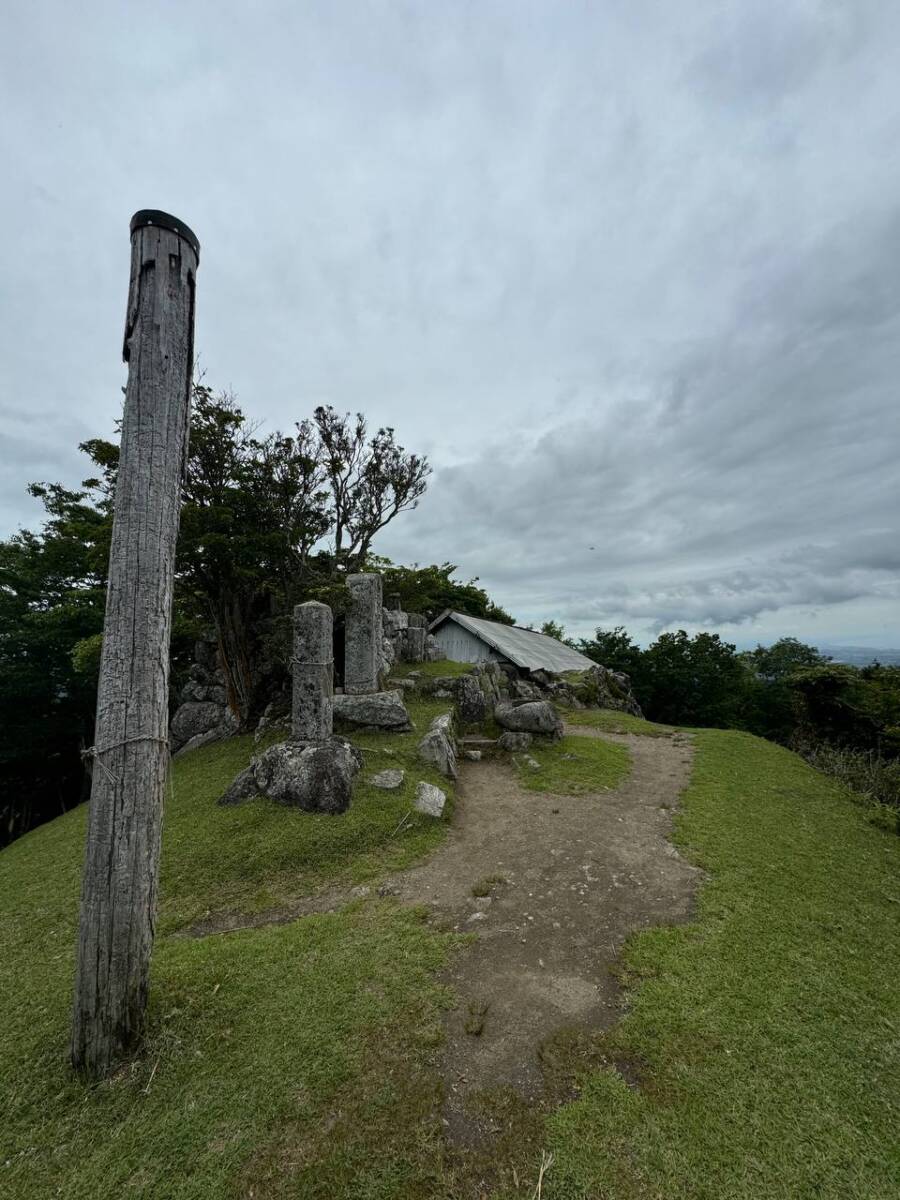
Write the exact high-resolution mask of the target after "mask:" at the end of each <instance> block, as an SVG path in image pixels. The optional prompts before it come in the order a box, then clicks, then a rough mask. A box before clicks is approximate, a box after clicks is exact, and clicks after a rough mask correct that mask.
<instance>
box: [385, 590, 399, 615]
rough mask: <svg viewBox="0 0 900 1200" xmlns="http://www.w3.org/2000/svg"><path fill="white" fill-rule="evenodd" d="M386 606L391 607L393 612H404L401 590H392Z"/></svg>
mask: <svg viewBox="0 0 900 1200" xmlns="http://www.w3.org/2000/svg"><path fill="white" fill-rule="evenodd" d="M385 608H389V609H390V610H391V612H402V611H403V603H402V601H401V600H400V593H399V592H391V594H390V595H389V596H388V598H387V604H386V605H385Z"/></svg>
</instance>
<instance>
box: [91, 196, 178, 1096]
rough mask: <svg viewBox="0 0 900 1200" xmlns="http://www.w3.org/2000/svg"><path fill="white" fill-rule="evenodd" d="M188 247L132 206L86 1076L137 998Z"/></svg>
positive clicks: (163, 705)
mask: <svg viewBox="0 0 900 1200" xmlns="http://www.w3.org/2000/svg"><path fill="white" fill-rule="evenodd" d="M198 257H199V245H198V244H197V240H196V238H195V237H194V235H193V234H192V233H191V232H190V230H189V229H187V227H186V226H184V225H181V223H180V222H178V221H176V220H175V219H174V218H173V217H168V216H167V215H166V214H165V213H158V212H141V213H137V214H136V215H135V217H134V219H133V220H132V223H131V281H130V286H129V293H128V314H127V318H126V323H125V344H124V349H123V355H124V358H125V361H126V362H127V363H128V387H127V390H126V394H125V411H124V416H123V421H122V441H121V457H120V463H119V476H118V483H117V488H116V502H115V518H114V523H113V534H112V546H111V549H110V560H109V583H108V588H107V597H106V618H105V622H104V627H103V653H102V657H101V663H100V680H99V685H98V693H97V721H96V728H95V734H94V739H95V741H94V746H93V748H92V751H91V753H92V756H93V758H94V762H93V780H92V785H91V801H90V814H89V823H88V836H87V850H86V854H85V868H84V879H83V884H82V896H81V924H80V932H79V941H78V957H77V966H76V976H75V1004H74V1012H73V1020H72V1047H71V1053H72V1063H73V1065H74V1066H75V1067H76V1068H79V1069H81V1070H84V1071H86V1072H87V1073H88V1074H90V1075H92V1076H101V1075H105V1074H108V1073H109V1071H110V1070H111V1068H112V1067H113V1066H114V1065H115V1064H116V1063H117V1062H118V1061H121V1059H122V1058H123V1057H125V1056H126V1055H128V1054H129V1053H130V1052H131V1051H133V1050H134V1048H135V1047H136V1045H137V1043H138V1041H139V1039H140V1037H141V1033H142V1030H143V1022H144V1011H145V1008H146V1002H147V986H148V977H149V971H150V953H151V949H152V946H153V931H154V926H155V921H156V892H157V882H158V877H159V847H160V834H161V829H162V808H163V795H164V791H165V785H166V778H167V774H168V769H169V745H168V716H169V711H168V710H169V639H170V632H171V623H172V591H173V579H174V566H175V541H176V538H177V536H178V518H179V512H180V497H181V480H182V474H183V471H184V466H185V460H186V457H187V439H188V426H189V413H190V381H191V371H192V367H193V336H194V286H195V278H196V271H197V262H198Z"/></svg>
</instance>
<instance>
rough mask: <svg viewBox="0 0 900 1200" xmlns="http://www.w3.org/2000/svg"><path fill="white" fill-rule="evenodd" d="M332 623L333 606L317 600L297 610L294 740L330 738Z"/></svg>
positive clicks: (295, 620)
mask: <svg viewBox="0 0 900 1200" xmlns="http://www.w3.org/2000/svg"><path fill="white" fill-rule="evenodd" d="M332 624H333V621H332V616H331V609H330V608H329V607H328V605H327V604H320V603H319V601H318V600H308V601H307V602H306V604H298V605H297V606H296V608H295V609H294V658H293V668H294V670H293V674H294V693H293V705H292V711H291V737H292V738H293V740H294V741H295V742H324V741H327V740H328V738H330V737H331V727H332V726H331V722H332V700H331V698H332V695H333V692H334V687H333V682H334V674H333V673H334V663H333V647H332V641H331V638H332Z"/></svg>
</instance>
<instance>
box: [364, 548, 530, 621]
mask: <svg viewBox="0 0 900 1200" xmlns="http://www.w3.org/2000/svg"><path fill="white" fill-rule="evenodd" d="M367 565H368V566H369V567H371V568H372V569H373V570H377V571H380V572H381V574H382V576H383V578H384V596H385V601H387V600H388V598H389V597H390V596H392V595H395V596H399V598H400V606H401V608H403V609H404V611H406V612H415V613H424V614H425V615H426V616H429V617H431V618H432V619H433V618H434V617H436V616H438V615H439V614H440V613H442V612H443V611H444V609H445V608H449V609H451V610H452V611H453V612H461V613H467V614H468V615H469V616H470V617H483V618H484V619H485V620H488V621H498V622H500V624H502V625H514V624H515V621H514V620H513V618H512V617H511V616H510V615H509V613H508V612H506V611H504V609H502V608H500V606H499V605H497V604H494V602H493V601H492V600H491V598H490V597H489V596H488V594H487V592H486V591H485V590H484V588H482V587H479V586H478V580H477V578H476V579H470V580H469V581H468V583H462V582H460V581H459V580H458V579H452V578H451V576H452V575H453V574H454V572H455V571H456V569H457V568H456V567H455V565H454V564H453V563H446V562H445V563H441V564H440V565H439V566H438V565H437V564H432V565H431V566H428V567H420V566H419V565H418V564H415V565H413V566H412V567H398V566H396V565H395V564H394V563H392V562H391V561H390V559H387V558H379V557H376V556H374V555H370V556H369V558H368V559H367Z"/></svg>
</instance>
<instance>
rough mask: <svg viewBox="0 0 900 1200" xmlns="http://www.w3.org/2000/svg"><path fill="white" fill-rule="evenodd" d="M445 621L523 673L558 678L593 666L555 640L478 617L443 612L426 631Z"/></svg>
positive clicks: (587, 660) (586, 658) (529, 630)
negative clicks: (459, 628)
mask: <svg viewBox="0 0 900 1200" xmlns="http://www.w3.org/2000/svg"><path fill="white" fill-rule="evenodd" d="M445 621H456V623H457V624H458V625H461V626H462V627H463V629H468V631H469V632H470V633H474V634H475V636H476V637H479V638H481V639H482V641H485V642H487V644H488V645H489V646H493V648H494V649H495V650H496V651H497V652H498V653H500V654H502V655H503V657H504V658H508V659H509V661H510V662H513V663H515V664H516V666H517V667H522V669H523V670H526V671H552V672H554V673H555V674H557V675H558V674H561V673H562V672H563V671H585V670H587V668H588V667H593V666H596V663H594V662H592V660H591V659H589V658H588V657H587V656H586V655H584V654H579V653H578V651H577V650H573V649H572V648H571V646H564V645H563V643H562V642H558V641H557V640H556V638H552V637H548V636H547V634H546V633H536V632H535V631H534V630H533V629H522V628H520V626H518V625H500V624H499V623H498V622H497V621H485V620H484V619H483V618H481V617H469V616H467V615H466V614H465V613H458V612H442V613H441V615H440V616H439V617H437V618H436V620H434V621H432V623H431V625H430V627H429V628H430V629H431V630H432V631H433V630H435V629H437V628H438V626H440V625H443V623H444V622H445Z"/></svg>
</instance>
